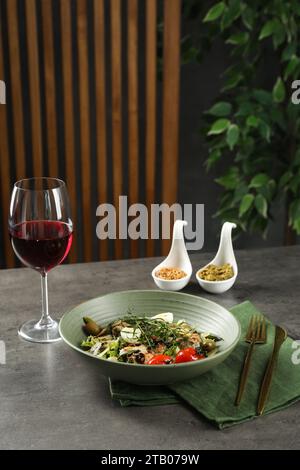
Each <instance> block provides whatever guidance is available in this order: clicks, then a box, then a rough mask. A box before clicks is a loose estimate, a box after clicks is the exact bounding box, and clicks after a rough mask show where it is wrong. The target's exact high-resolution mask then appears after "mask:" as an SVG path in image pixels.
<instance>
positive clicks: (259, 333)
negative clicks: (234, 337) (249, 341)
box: [255, 316, 262, 339]
mask: <svg viewBox="0 0 300 470" xmlns="http://www.w3.org/2000/svg"><path fill="white" fill-rule="evenodd" d="M261 331H262V316H259V317H258V318H257V330H256V335H255V338H256V339H260V337H261Z"/></svg>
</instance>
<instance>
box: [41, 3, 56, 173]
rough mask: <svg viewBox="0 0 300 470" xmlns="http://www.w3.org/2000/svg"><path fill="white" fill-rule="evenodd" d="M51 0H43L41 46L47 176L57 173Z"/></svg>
mask: <svg viewBox="0 0 300 470" xmlns="http://www.w3.org/2000/svg"><path fill="white" fill-rule="evenodd" d="M52 3H53V2H52V0H43V1H42V2H41V6H42V21H43V46H44V74H45V97H46V128H47V146H48V162H49V176H53V177H57V176H59V175H58V146H57V130H56V120H57V116H56V86H55V67H54V42H53V22H52V20H53V17H52Z"/></svg>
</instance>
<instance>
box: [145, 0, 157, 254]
mask: <svg viewBox="0 0 300 470" xmlns="http://www.w3.org/2000/svg"><path fill="white" fill-rule="evenodd" d="M156 22H157V2H156V0H146V143H145V145H146V149H145V157H146V165H145V168H146V198H147V200H146V203H147V207H148V210H149V209H150V206H151V204H153V203H154V202H155V164H156V80H157V71H156V42H157V40H156ZM146 254H147V256H154V240H152V239H151V238H150V237H149V239H148V240H147V244H146Z"/></svg>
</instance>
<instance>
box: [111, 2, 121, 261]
mask: <svg viewBox="0 0 300 470" xmlns="http://www.w3.org/2000/svg"><path fill="white" fill-rule="evenodd" d="M110 10H111V11H110V18H111V82H112V161H113V192H114V204H115V207H116V208H117V207H118V204H119V196H120V195H121V194H122V187H123V185H122V63H121V1H120V0H111V1H110ZM117 215H118V214H117ZM115 258H116V259H120V258H122V240H120V239H117V240H115Z"/></svg>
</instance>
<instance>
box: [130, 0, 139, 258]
mask: <svg viewBox="0 0 300 470" xmlns="http://www.w3.org/2000/svg"><path fill="white" fill-rule="evenodd" d="M127 19H128V26H127V31H128V33H127V47H128V61H127V64H128V65H127V67H128V169H129V203H130V204H134V203H137V202H138V201H139V130H138V108H139V105H138V0H128V17H127ZM138 254H139V241H138V240H131V241H130V256H131V258H137V257H138Z"/></svg>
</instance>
